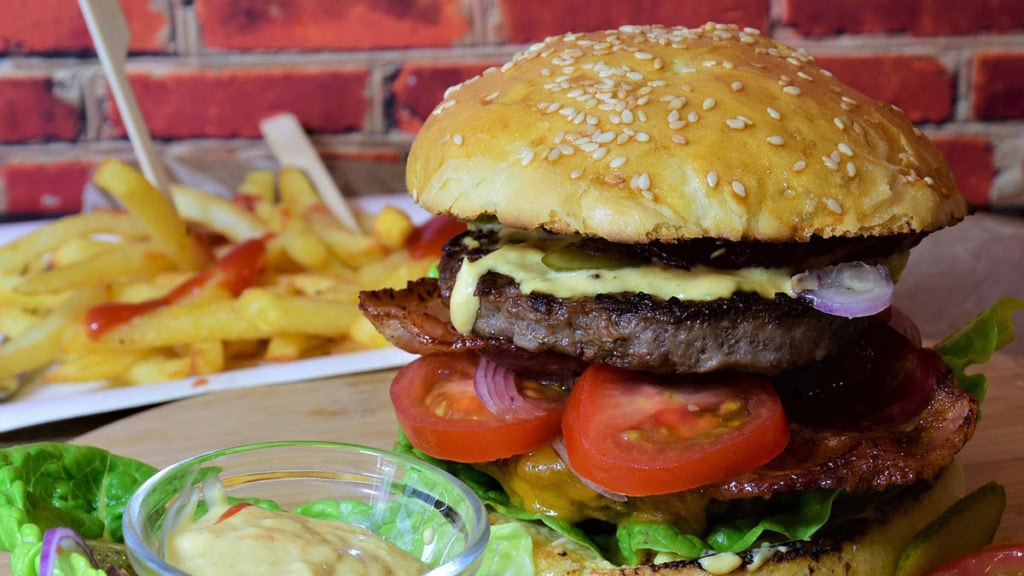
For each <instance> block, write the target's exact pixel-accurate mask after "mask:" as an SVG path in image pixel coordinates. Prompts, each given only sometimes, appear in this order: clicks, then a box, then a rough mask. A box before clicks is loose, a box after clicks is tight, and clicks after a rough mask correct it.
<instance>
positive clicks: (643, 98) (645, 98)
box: [636, 96, 651, 106]
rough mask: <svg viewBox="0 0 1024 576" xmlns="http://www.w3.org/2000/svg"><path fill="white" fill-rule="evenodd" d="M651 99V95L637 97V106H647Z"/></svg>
mask: <svg viewBox="0 0 1024 576" xmlns="http://www.w3.org/2000/svg"><path fill="white" fill-rule="evenodd" d="M650 101H651V97H650V96H641V97H639V98H637V99H636V105H637V106H646V105H647V103H648V102H650Z"/></svg>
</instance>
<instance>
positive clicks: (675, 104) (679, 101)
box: [668, 96, 686, 110]
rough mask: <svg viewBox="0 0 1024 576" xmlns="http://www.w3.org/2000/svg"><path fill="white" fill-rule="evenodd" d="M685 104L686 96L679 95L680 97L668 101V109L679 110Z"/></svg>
mask: <svg viewBox="0 0 1024 576" xmlns="http://www.w3.org/2000/svg"><path fill="white" fill-rule="evenodd" d="M685 105H686V98H684V97H682V96H679V97H678V98H673V99H672V100H671V101H670V102H669V103H668V109H669V110H679V109H680V108H682V107H683V106H685Z"/></svg>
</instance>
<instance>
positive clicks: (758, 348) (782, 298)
mask: <svg viewBox="0 0 1024 576" xmlns="http://www.w3.org/2000/svg"><path fill="white" fill-rule="evenodd" d="M467 234H469V235H472V236H473V238H474V239H475V241H476V242H474V243H473V244H474V245H475V247H474V248H468V247H467V245H466V243H464V242H463V241H462V238H463V237H458V238H456V239H455V240H453V241H452V242H451V243H450V244H449V245H448V246H447V247H446V248H445V253H444V257H443V258H442V260H441V264H440V266H439V272H440V286H441V293H442V297H443V298H444V299H445V301H446V303H447V301H448V298H449V296H450V294H451V290H452V286H453V285H454V283H455V277H456V274H457V273H458V270H459V268H460V267H461V264H462V259H463V258H464V257H468V258H470V259H471V260H476V259H477V258H480V257H482V256H484V255H485V254H487V253H489V252H491V251H493V250H494V249H495V248H497V246H498V238H497V234H496V233H493V232H490V231H471V232H467ZM476 295H477V296H478V297H479V298H480V308H479V311H478V312H477V317H476V323H475V324H474V326H473V333H474V334H476V335H478V336H484V337H490V338H502V339H506V340H510V341H512V342H513V343H514V344H515V346H517V347H518V348H521V349H525V350H528V351H531V352H540V351H553V352H559V353H562V354H566V355H569V356H573V357H576V358H580V359H582V360H584V361H585V362H589V363H602V364H610V365H613V366H619V367H622V368H627V369H631V370H649V371H652V372H661V373H673V372H675V373H689V372H712V371H717V370H736V371H744V372H757V373H761V374H769V375H771V374H779V373H782V372H785V371H787V370H790V369H792V368H795V367H799V366H803V365H806V364H810V363H812V362H814V361H816V360H820V359H821V358H823V357H825V356H826V355H828V354H829V353H830V352H832V351H834V350H837V349H838V348H839V347H840V346H842V345H843V344H845V343H847V342H849V341H850V340H852V339H853V338H854V337H855V336H856V335H857V334H858V333H859V332H860V331H861V330H863V329H864V327H865V326H867V323H868V320H867V319H865V318H858V319H846V318H841V317H838V316H832V315H829V314H824V313H822V312H819V311H817V310H815V309H813V308H812V307H810V306H809V305H807V304H805V303H803V302H801V301H799V300H795V299H793V298H790V297H789V296H786V295H782V294H780V295H778V296H776V298H775V299H772V300H768V299H765V298H761V297H760V296H758V295H756V294H746V293H737V294H734V295H733V296H732V297H731V298H726V299H719V300H713V301H709V302H696V301H683V300H678V299H675V298H672V299H669V300H660V299H657V298H654V297H652V296H650V295H648V294H645V293H643V292H635V293H626V294H600V295H597V296H594V297H580V298H568V299H566V298H558V297H555V296H551V295H548V294H540V293H533V294H524V293H523V292H521V291H520V290H519V286H518V284H517V283H516V281H515V280H514V279H512V278H510V277H508V276H505V275H503V274H499V273H496V272H489V273H487V274H485V275H484V276H483V277H482V278H481V279H480V282H479V284H478V285H477V288H476Z"/></svg>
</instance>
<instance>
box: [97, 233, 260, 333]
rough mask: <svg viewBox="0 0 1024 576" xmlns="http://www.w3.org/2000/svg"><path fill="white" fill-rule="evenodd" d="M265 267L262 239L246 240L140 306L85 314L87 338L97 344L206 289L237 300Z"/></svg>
mask: <svg viewBox="0 0 1024 576" xmlns="http://www.w3.org/2000/svg"><path fill="white" fill-rule="evenodd" d="M265 266H266V238H255V239H252V240H246V241H245V242H242V243H240V244H238V245H237V246H235V247H233V248H232V249H231V250H230V251H228V252H227V253H226V254H225V255H224V257H223V258H221V259H220V260H218V261H217V262H216V263H215V264H214V265H213V266H210V267H209V268H207V269H206V270H203V271H202V272H200V273H198V274H196V275H195V276H193V277H191V278H189V279H188V280H186V281H185V282H182V283H181V284H179V285H178V286H177V287H175V288H174V290H171V291H170V292H169V293H168V294H167V295H165V296H162V297H160V298H154V299H152V300H145V301H143V302H107V303H104V304H99V305H96V306H93V307H92V308H90V309H89V311H88V312H86V313H85V328H86V331H87V332H88V334H89V338H91V339H93V340H98V339H99V338H100V337H101V336H103V334H105V333H106V332H108V331H109V330H111V329H113V328H115V327H117V326H120V325H121V324H124V323H125V322H128V321H130V320H132V319H133V318H135V317H137V316H140V315H142V314H146V313H147V312H151V311H153V310H156V309H157V308H160V307H161V306H166V305H168V304H173V303H175V302H179V301H181V300H183V299H185V298H187V297H189V296H191V295H193V294H197V293H199V292H201V291H202V290H204V289H206V288H207V287H213V286H220V287H222V288H224V289H226V290H227V291H228V292H230V293H231V294H232V295H233V296H238V295H239V294H241V293H242V291H243V290H245V289H246V288H248V287H249V286H251V285H252V284H253V283H255V282H256V280H257V279H258V278H259V276H260V274H261V273H262V272H263V269H264V268H265Z"/></svg>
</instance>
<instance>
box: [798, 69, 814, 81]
mask: <svg viewBox="0 0 1024 576" xmlns="http://www.w3.org/2000/svg"><path fill="white" fill-rule="evenodd" d="M796 75H797V76H799V77H800V78H803V79H804V80H807V81H808V82H814V77H813V76H811V75H810V74H808V73H807V72H804V71H803V70H800V71H799V72H797V73H796Z"/></svg>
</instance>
